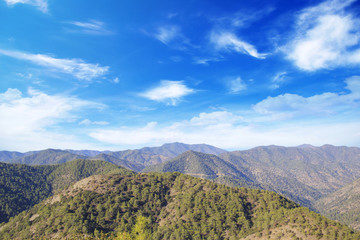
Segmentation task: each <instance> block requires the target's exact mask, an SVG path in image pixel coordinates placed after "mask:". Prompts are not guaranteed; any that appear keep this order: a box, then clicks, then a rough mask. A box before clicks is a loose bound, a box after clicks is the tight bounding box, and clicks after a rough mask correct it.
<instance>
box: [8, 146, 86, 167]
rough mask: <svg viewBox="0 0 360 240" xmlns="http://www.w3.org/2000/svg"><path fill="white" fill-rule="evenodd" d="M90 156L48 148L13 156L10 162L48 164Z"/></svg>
mask: <svg viewBox="0 0 360 240" xmlns="http://www.w3.org/2000/svg"><path fill="white" fill-rule="evenodd" d="M86 158H88V157H86V156H83V155H77V154H73V153H70V152H68V151H65V150H58V149H46V150H42V151H36V152H32V153H26V154H25V156H22V157H18V158H13V159H11V160H9V161H8V162H9V163H20V164H28V165H48V164H61V163H65V162H68V161H72V160H75V159H86Z"/></svg>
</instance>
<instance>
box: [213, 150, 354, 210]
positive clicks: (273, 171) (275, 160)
mask: <svg viewBox="0 0 360 240" xmlns="http://www.w3.org/2000/svg"><path fill="white" fill-rule="evenodd" d="M219 157H221V158H223V159H224V160H226V161H228V162H230V163H232V164H233V165H234V166H235V167H237V168H238V169H239V170H241V171H242V172H243V173H244V174H245V175H247V176H248V177H249V178H250V179H253V180H254V181H257V182H259V183H261V185H262V186H268V188H269V189H272V190H275V191H276V192H279V193H282V194H284V195H286V196H287V197H290V198H291V199H293V200H295V201H297V202H299V203H301V204H302V205H304V206H308V207H311V206H312V204H313V203H314V202H315V201H316V200H318V199H319V198H321V197H323V196H325V195H327V194H329V193H331V192H334V191H336V190H337V189H339V188H341V187H343V186H344V185H346V184H349V183H351V182H352V181H354V180H355V179H357V178H360V148H355V147H354V148H350V147H335V146H331V145H324V146H322V147H313V146H311V145H305V146H300V147H279V146H267V147H256V148H253V149H250V150H246V151H234V152H229V153H224V154H220V155H219Z"/></svg>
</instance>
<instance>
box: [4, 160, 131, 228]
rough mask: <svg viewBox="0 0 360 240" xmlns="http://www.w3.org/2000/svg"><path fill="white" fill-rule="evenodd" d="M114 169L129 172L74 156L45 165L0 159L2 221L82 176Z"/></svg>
mask: <svg viewBox="0 0 360 240" xmlns="http://www.w3.org/2000/svg"><path fill="white" fill-rule="evenodd" d="M114 172H115V173H116V172H123V173H130V171H128V170H125V169H124V168H121V167H118V166H116V165H114V164H112V163H108V162H104V161H90V160H75V161H71V162H67V163H64V164H61V165H44V166H28V165H23V164H7V163H0V223H1V222H4V221H8V219H9V218H10V217H13V216H15V215H16V214H18V213H20V212H22V211H23V210H26V209H29V208H30V207H32V206H33V205H35V204H37V203H39V202H40V201H42V200H43V199H45V198H47V197H49V196H51V195H52V194H53V193H55V192H57V191H59V190H62V189H63V188H66V187H68V186H69V185H70V184H72V183H74V182H76V181H78V180H80V179H83V178H86V177H89V176H91V175H94V174H105V173H114Z"/></svg>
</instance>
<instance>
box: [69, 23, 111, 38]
mask: <svg viewBox="0 0 360 240" xmlns="http://www.w3.org/2000/svg"><path fill="white" fill-rule="evenodd" d="M67 24H69V25H70V26H72V28H71V29H69V30H70V31H74V32H78V33H84V34H91V35H109V34H112V32H111V31H110V30H108V29H106V26H105V23H104V22H102V21H98V20H94V19H92V20H89V21H87V22H79V21H71V22H67Z"/></svg>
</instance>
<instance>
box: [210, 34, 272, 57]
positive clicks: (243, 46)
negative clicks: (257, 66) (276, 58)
mask: <svg viewBox="0 0 360 240" xmlns="http://www.w3.org/2000/svg"><path fill="white" fill-rule="evenodd" d="M210 42H211V43H212V44H213V45H214V46H215V49H216V50H218V51H220V50H225V51H230V52H231V51H235V52H238V53H241V54H247V55H250V56H252V57H255V58H259V59H264V58H265V57H266V55H267V54H265V53H259V52H258V51H257V50H256V48H255V47H254V46H253V45H251V44H249V43H247V42H244V41H242V40H240V39H239V38H238V37H237V36H236V35H235V34H233V33H231V32H218V31H213V32H212V33H211V35H210Z"/></svg>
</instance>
